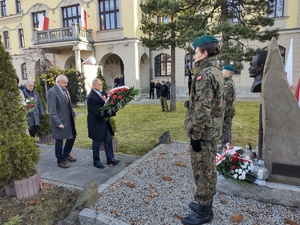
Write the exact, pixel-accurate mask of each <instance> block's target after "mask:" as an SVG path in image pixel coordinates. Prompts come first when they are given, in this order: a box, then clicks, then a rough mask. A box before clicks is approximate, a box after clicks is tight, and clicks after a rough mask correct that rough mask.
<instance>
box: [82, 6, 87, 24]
mask: <svg viewBox="0 0 300 225" xmlns="http://www.w3.org/2000/svg"><path fill="white" fill-rule="evenodd" d="M86 16H87V15H86V11H85V10H84V8H82V7H81V27H82V28H84V29H87V20H86Z"/></svg>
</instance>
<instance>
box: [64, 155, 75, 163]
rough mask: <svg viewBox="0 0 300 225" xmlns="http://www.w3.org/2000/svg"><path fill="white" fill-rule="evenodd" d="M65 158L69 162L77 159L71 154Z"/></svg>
mask: <svg viewBox="0 0 300 225" xmlns="http://www.w3.org/2000/svg"><path fill="white" fill-rule="evenodd" d="M66 160H68V161H70V162H75V161H76V160H77V159H75V158H73V157H72V156H71V155H69V156H68V157H66Z"/></svg>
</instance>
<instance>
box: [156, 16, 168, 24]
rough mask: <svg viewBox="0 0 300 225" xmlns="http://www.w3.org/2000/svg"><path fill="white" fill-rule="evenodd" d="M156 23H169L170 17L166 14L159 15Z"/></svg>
mask: <svg viewBox="0 0 300 225" xmlns="http://www.w3.org/2000/svg"><path fill="white" fill-rule="evenodd" d="M156 23H157V24H168V23H169V18H168V17H166V16H163V17H161V16H157V17H156Z"/></svg>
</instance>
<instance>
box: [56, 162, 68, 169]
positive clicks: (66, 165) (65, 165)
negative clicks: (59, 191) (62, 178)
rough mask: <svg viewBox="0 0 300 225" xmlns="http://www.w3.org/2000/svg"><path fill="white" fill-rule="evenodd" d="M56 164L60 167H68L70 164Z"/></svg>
mask: <svg viewBox="0 0 300 225" xmlns="http://www.w3.org/2000/svg"><path fill="white" fill-rule="evenodd" d="M57 166H58V167H61V168H64V169H66V168H69V167H70V165H69V164H68V163H66V162H61V163H58V164H57Z"/></svg>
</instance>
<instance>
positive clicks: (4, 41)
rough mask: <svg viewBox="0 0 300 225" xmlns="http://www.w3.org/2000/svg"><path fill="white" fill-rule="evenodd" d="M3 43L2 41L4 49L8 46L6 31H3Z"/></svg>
mask: <svg viewBox="0 0 300 225" xmlns="http://www.w3.org/2000/svg"><path fill="white" fill-rule="evenodd" d="M3 43H4V47H5V49H9V48H10V45H9V35H8V31H3Z"/></svg>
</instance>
